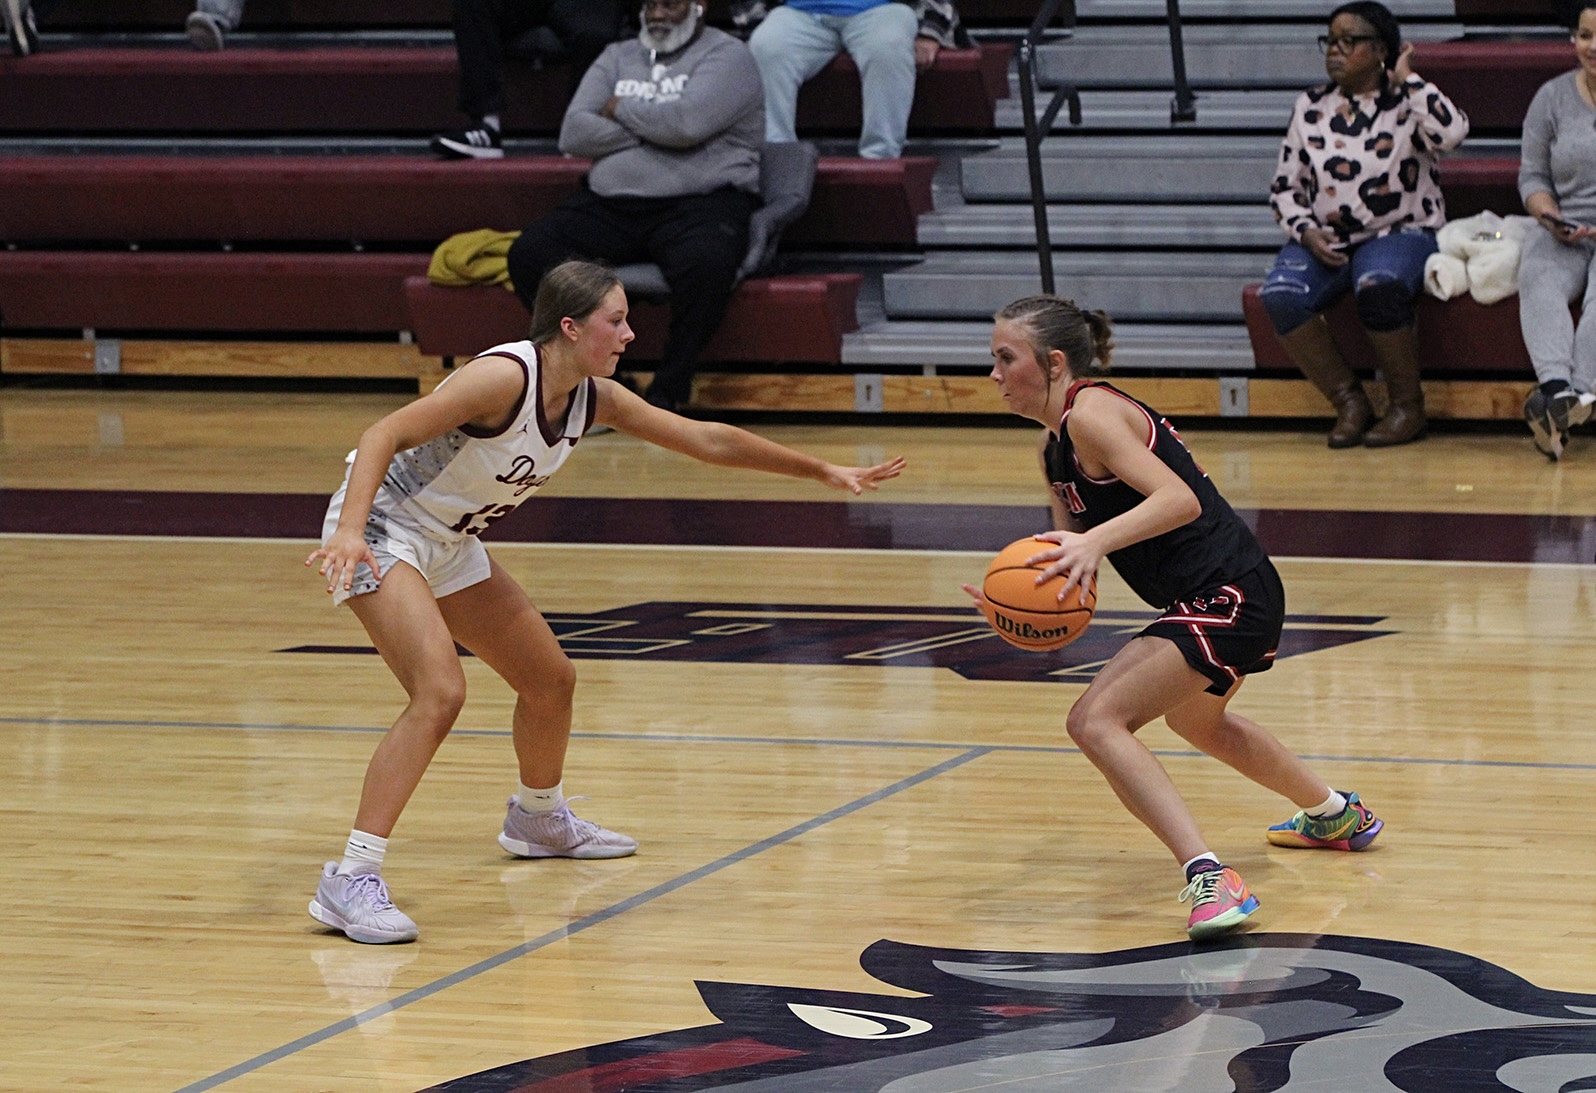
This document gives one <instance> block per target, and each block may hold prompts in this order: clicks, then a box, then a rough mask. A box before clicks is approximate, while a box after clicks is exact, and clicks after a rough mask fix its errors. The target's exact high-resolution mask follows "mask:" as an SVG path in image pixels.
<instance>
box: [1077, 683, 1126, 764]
mask: <svg viewBox="0 0 1596 1093" xmlns="http://www.w3.org/2000/svg"><path fill="white" fill-rule="evenodd" d="M1064 731H1065V732H1067V733H1069V737H1070V740H1071V742H1072V743H1074V744H1075V746H1076V747H1078V748H1080V749H1081V751H1083V752H1085V753H1086V754H1087V755H1091V754H1092V753H1093V752H1095V751H1097V750H1099V749H1100V748H1101V747H1102V745H1103V742H1104V741H1105V740H1107V738H1108V737H1109V736H1110V735H1111V734H1112V733H1114V732H1116V731H1118V726H1116V725H1115V724H1114V723H1113V721H1112V720H1111V719H1109V718H1106V717H1103V716H1102V715H1101V713H1100V712H1099V711H1098V710H1097V707H1096V704H1095V703H1092V702H1090V701H1087V699H1086V698H1085V697H1083V698H1082V699H1081V700H1080V701H1078V702H1076V703H1075V705H1074V706H1073V707H1072V708H1071V709H1070V712H1069V716H1068V717H1066V718H1065V719H1064Z"/></svg>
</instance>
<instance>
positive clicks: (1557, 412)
mask: <svg viewBox="0 0 1596 1093" xmlns="http://www.w3.org/2000/svg"><path fill="white" fill-rule="evenodd" d="M1580 413H1584V414H1585V415H1586V416H1588V415H1589V413H1590V410H1589V407H1587V406H1585V405H1584V404H1583V403H1581V401H1580V398H1579V394H1578V393H1577V392H1575V391H1574V390H1573V388H1570V387H1564V388H1562V389H1561V390H1559V391H1554V392H1553V393H1552V394H1550V395H1548V394H1546V393H1545V392H1544V391H1542V390H1541V389H1540V388H1539V387H1537V388H1535V390H1533V391H1531V392H1530V393H1529V397H1528V398H1526V399H1525V400H1524V424H1526V425H1528V426H1529V430H1530V435H1531V436H1532V437H1534V439H1535V449H1536V450H1537V451H1539V452H1540V453H1541V454H1542V455H1544V456H1545V457H1546V458H1547V459H1552V460H1557V459H1561V458H1563V448H1564V447H1565V446H1566V445H1567V444H1568V427H1569V424H1570V419H1571V418H1572V417H1576V416H1578V415H1579V414H1580Z"/></svg>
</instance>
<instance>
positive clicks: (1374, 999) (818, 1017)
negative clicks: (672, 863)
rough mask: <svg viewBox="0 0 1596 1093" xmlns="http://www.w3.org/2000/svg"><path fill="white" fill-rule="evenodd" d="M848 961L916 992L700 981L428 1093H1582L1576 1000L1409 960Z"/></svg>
mask: <svg viewBox="0 0 1596 1093" xmlns="http://www.w3.org/2000/svg"><path fill="white" fill-rule="evenodd" d="M860 963H861V964H862V965H863V967H864V969H865V970H866V971H868V972H870V973H871V974H872V975H874V976H875V977H876V978H877V979H880V980H882V981H883V982H886V983H889V984H891V985H893V986H895V987H901V988H903V989H905V990H908V991H914V992H917V993H919V994H921V995H923V997H918V998H912V997H902V996H897V995H890V996H889V995H864V994H844V993H839V992H828V991H806V990H796V989H790V988H783V987H767V986H757V985H752V984H733V983H700V984H699V991H700V993H701V994H702V995H703V998H704V1001H705V1003H706V1004H707V1005H708V1006H709V1008H710V1010H711V1011H712V1012H713V1013H714V1014H715V1016H716V1017H717V1018H719V1019H720V1021H721V1023H720V1024H718V1025H706V1026H703V1027H700V1028H694V1029H685V1030H682V1031H680V1032H674V1033H665V1034H662V1035H659V1036H645V1037H639V1038H637V1039H635V1040H624V1041H620V1042H618V1043H613V1044H605V1045H603V1046H600V1047H594V1048H587V1049H583V1050H578V1051H569V1052H565V1053H563V1054H560V1055H554V1056H550V1057H548V1058H544V1059H532V1060H528V1061H526V1062H523V1063H517V1064H514V1065H512V1066H506V1067H500V1068H499V1069H497V1070H492V1071H487V1072H484V1073H482V1074H476V1075H473V1076H471V1077H468V1078H461V1079H459V1080H457V1081H453V1082H448V1083H445V1084H444V1085H440V1086H436V1087H434V1090H433V1091H432V1093H445V1091H452V1093H464V1091H466V1090H469V1091H470V1093H510V1091H512V1090H513V1091H515V1093H564V1091H575V1090H582V1091H584V1093H611V1091H620V1090H626V1091H628V1093H667V1091H670V1093H682V1091H687V1090H707V1089H715V1090H721V1091H726V1090H737V1091H740V1093H755V1091H758V1093H778V1091H779V1093H839V1091H841V1093H854V1091H866V1090H870V1091H874V1090H882V1091H890V1093H953V1091H956V1090H977V1089H981V1090H1002V1091H1003V1093H1044V1091H1045V1093H1161V1091H1165V1090H1168V1091H1171V1093H1174V1091H1179V1093H1231V1091H1234V1090H1246V1091H1248V1093H1273V1091H1276V1090H1278V1091H1281V1093H1290V1091H1292V1090H1304V1091H1305V1090H1309V1089H1314V1090H1326V1089H1335V1090H1356V1091H1358V1093H1383V1091H1399V1093H1475V1091H1480V1093H1483V1091H1486V1090H1490V1091H1492V1093H1502V1091H1508V1090H1511V1091H1516V1093H1570V1091H1573V1090H1596V996H1592V995H1577V994H1561V993H1558V992H1555V991H1547V990H1542V989H1541V988H1539V987H1536V986H1534V985H1532V984H1530V983H1528V982H1526V981H1525V980H1523V979H1520V978H1518V977H1517V976H1515V975H1512V974H1511V973H1509V972H1506V971H1504V970H1503V969H1501V968H1498V967H1496V966H1494V965H1492V964H1488V963H1486V962H1485V961H1483V960H1479V959H1477V958H1475V957H1471V956H1465V955H1463V954H1461V953H1455V952H1449V951H1448V950H1445V949H1437V948H1431V947H1429V946H1424V945H1409V944H1404V943H1400V942H1395V941H1376V940H1370V939H1365V938H1355V937H1336V936H1315V935H1306V934H1258V935H1253V936H1250V937H1245V938H1237V939H1234V940H1232V941H1229V942H1226V943H1224V944H1220V945H1208V946H1195V945H1192V944H1190V943H1182V944H1175V945H1159V946H1153V947H1150V948H1142V949H1127V950H1124V951H1122V952H1116V953H1104V954H1073V953H994V952H961V951H956V950H942V949H929V948H920V947H917V946H912V945H903V944H898V943H896V942H891V941H879V942H877V943H876V944H874V945H872V946H870V948H869V949H867V950H865V953H864V955H863V957H862V958H861V960H860Z"/></svg>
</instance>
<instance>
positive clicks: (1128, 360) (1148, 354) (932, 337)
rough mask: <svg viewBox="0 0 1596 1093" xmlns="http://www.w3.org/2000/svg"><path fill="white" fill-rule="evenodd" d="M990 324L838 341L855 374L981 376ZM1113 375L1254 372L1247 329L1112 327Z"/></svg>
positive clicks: (877, 332)
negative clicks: (902, 371)
mask: <svg viewBox="0 0 1596 1093" xmlns="http://www.w3.org/2000/svg"><path fill="white" fill-rule="evenodd" d="M991 334H992V323H991V321H990V320H981V321H948V322H927V321H923V320H899V321H893V320H888V321H885V322H877V323H872V324H870V325H868V326H866V327H863V328H861V329H860V330H857V331H855V332H854V333H852V334H846V335H844V336H843V339H842V362H843V363H844V364H847V365H853V366H855V367H859V368H870V367H876V368H890V367H901V366H903V365H921V366H923V365H931V366H934V367H936V368H939V369H958V370H959V371H974V372H983V371H985V370H987V369H989V368H990V367H991V364H992V359H991V353H990V348H989V346H990V338H991ZM1114 347H1115V348H1114V369H1115V370H1116V371H1122V372H1133V371H1153V370H1159V369H1191V370H1211V371H1216V372H1217V371H1225V372H1238V371H1250V370H1251V369H1252V367H1253V356H1252V343H1251V342H1250V341H1249V340H1248V338H1247V328H1246V327H1245V326H1243V325H1241V324H1239V323H1234V324H1228V325H1187V324H1181V323H1135V322H1120V323H1115V325H1114Z"/></svg>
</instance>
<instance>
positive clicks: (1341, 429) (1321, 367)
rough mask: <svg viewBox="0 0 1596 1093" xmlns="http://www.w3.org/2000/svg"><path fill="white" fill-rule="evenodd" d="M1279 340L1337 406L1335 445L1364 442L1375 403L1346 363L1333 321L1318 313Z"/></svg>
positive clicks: (1332, 433) (1332, 442)
mask: <svg viewBox="0 0 1596 1093" xmlns="http://www.w3.org/2000/svg"><path fill="white" fill-rule="evenodd" d="M1280 342H1281V344H1282V345H1284V346H1285V347H1286V352H1287V353H1289V354H1290V355H1291V359H1292V360H1293V361H1294V362H1296V365H1297V367H1298V368H1300V369H1302V374H1303V375H1304V376H1307V377H1308V379H1310V380H1312V381H1313V385H1314V386H1315V387H1317V388H1318V389H1319V391H1320V393H1321V394H1323V395H1324V397H1325V398H1327V399H1329V400H1330V405H1331V406H1334V407H1335V411H1336V423H1335V426H1334V427H1333V428H1332V429H1331V430H1330V438H1329V444H1330V447H1332V448H1352V447H1356V446H1357V445H1359V444H1361V443H1363V435H1364V432H1365V431H1366V430H1367V429H1368V428H1369V423H1370V422H1371V421H1373V420H1374V407H1372V406H1370V405H1369V397H1368V396H1367V395H1366V394H1364V393H1363V384H1361V383H1359V382H1358V377H1357V376H1355V375H1353V374H1352V369H1351V368H1349V367H1347V360H1346V358H1345V357H1343V356H1342V355H1341V350H1340V349H1338V348H1336V343H1335V339H1333V338H1332V337H1331V336H1330V324H1329V323H1327V322H1325V319H1324V316H1323V315H1316V316H1314V317H1313V318H1312V319H1310V320H1308V321H1307V322H1305V323H1303V324H1302V325H1301V326H1299V327H1297V329H1295V330H1293V331H1292V332H1291V333H1289V334H1284V335H1281V338H1280Z"/></svg>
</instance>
